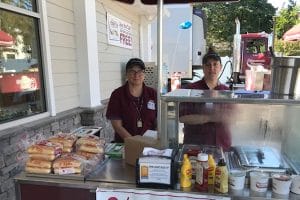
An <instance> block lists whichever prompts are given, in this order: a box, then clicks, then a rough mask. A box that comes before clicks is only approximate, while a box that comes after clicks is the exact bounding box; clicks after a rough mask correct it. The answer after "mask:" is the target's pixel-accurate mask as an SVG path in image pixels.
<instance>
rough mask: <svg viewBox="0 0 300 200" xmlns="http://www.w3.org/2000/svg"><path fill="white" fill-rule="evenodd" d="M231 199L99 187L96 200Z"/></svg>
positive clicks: (227, 199)
mask: <svg viewBox="0 0 300 200" xmlns="http://www.w3.org/2000/svg"><path fill="white" fill-rule="evenodd" d="M140 199H143V200H155V199H157V200H191V199H194V200H196V199H198V200H230V198H229V197H221V196H212V195H202V194H195V193H194V194H189V193H183V192H158V191H152V190H135V189H105V188H97V191H96V200H140Z"/></svg>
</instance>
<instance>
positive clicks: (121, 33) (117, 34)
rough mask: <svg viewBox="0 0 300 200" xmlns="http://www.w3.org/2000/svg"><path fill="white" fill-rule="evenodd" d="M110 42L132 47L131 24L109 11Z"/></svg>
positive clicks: (108, 36) (108, 34) (108, 37)
mask: <svg viewBox="0 0 300 200" xmlns="http://www.w3.org/2000/svg"><path fill="white" fill-rule="evenodd" d="M107 39H108V44H111V45H115V46H119V47H123V48H128V49H132V27H131V24H129V23H127V22H125V21H123V20H121V19H119V18H117V17H115V16H112V15H111V14H109V13H107Z"/></svg>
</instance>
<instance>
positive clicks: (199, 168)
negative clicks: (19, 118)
mask: <svg viewBox="0 0 300 200" xmlns="http://www.w3.org/2000/svg"><path fill="white" fill-rule="evenodd" d="M195 188H196V189H198V190H199V191H202V192H207V191H208V155H207V154H206V153H199V154H198V157H197V165H196V181H195Z"/></svg>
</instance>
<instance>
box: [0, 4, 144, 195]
mask: <svg viewBox="0 0 300 200" xmlns="http://www.w3.org/2000/svg"><path fill="white" fill-rule="evenodd" d="M75 1H77V0H64V1H56V0H46V12H47V21H48V35H49V49H50V55H51V62H50V63H51V64H50V66H49V67H50V68H51V71H52V77H53V80H50V81H51V82H52V81H53V90H54V97H55V98H54V107H55V110H56V112H55V115H54V116H48V115H47V116H46V117H42V118H40V119H34V120H32V121H31V122H30V123H22V122H20V123H19V122H18V121H16V122H14V126H13V127H10V128H7V129H1V130H0V199H1V200H14V199H15V198H16V197H15V188H14V180H13V178H14V176H15V175H16V174H18V173H20V172H21V171H23V169H24V164H25V161H26V158H27V157H26V155H27V154H26V148H27V147H28V146H29V145H31V144H33V143H34V142H36V141H39V140H41V139H47V138H49V137H50V136H52V135H55V134H56V133H58V132H61V131H62V132H69V131H72V130H74V129H75V128H78V127H79V126H101V127H103V130H102V131H101V137H104V138H105V139H106V141H107V142H110V141H111V140H112V139H113V137H114V132H113V129H112V127H111V124H110V122H109V121H108V120H107V119H106V117H105V113H106V103H107V101H101V100H104V99H107V98H109V97H110V94H111V92H112V91H113V90H114V89H115V88H117V87H119V86H121V85H122V84H123V83H124V68H125V64H126V62H127V61H128V59H130V58H131V57H140V38H139V35H140V17H139V15H140V14H141V13H137V12H136V11H132V10H131V9H130V6H122V5H121V4H120V3H116V2H114V1H111V0H96V1H95V2H96V19H97V20H96V21H97V38H95V41H97V44H98V56H99V57H98V60H99V65H98V68H99V76H100V83H101V84H100V86H101V87H100V93H101V99H99V105H100V106H97V107H92V108H81V107H80V94H81V91H80V89H79V88H80V87H79V85H80V74H79V66H78V62H79V59H80V56H81V55H78V47H77V45H78V44H77V42H76V40H77V39H78V34H77V32H76V28H75V27H76V25H78V24H76V17H75V14H74V12H75V9H74V4H75V3H74V2H75ZM106 12H109V13H110V14H112V15H114V16H116V17H118V18H120V19H122V20H124V21H126V22H128V23H130V24H131V25H132V29H133V49H125V48H121V47H116V46H111V45H108V43H107V36H106ZM76 34H77V35H76ZM43 53H45V52H43ZM45 71H46V70H45ZM46 87H49V85H46ZM47 99H48V100H49V97H47ZM100 102H101V103H100Z"/></svg>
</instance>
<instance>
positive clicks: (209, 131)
mask: <svg viewBox="0 0 300 200" xmlns="http://www.w3.org/2000/svg"><path fill="white" fill-rule="evenodd" d="M186 89H200V90H209V87H208V86H207V84H206V82H205V80H204V79H202V80H200V81H197V82H195V83H191V84H188V85H187V86H186ZM214 90H229V88H228V87H227V86H226V85H223V84H218V85H217V87H215V88H214ZM214 109H218V110H222V111H229V110H230V109H231V108H230V106H229V105H227V104H217V103H214V104H206V103H181V104H180V113H179V114H180V116H183V115H188V114H201V113H202V114H209V113H211V112H213V110H214ZM183 131H184V141H183V142H184V144H204V145H216V146H221V147H223V149H224V150H228V149H229V147H230V146H231V134H230V131H229V128H228V125H227V123H225V122H208V123H204V124H197V125H188V124H184V130H183Z"/></svg>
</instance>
